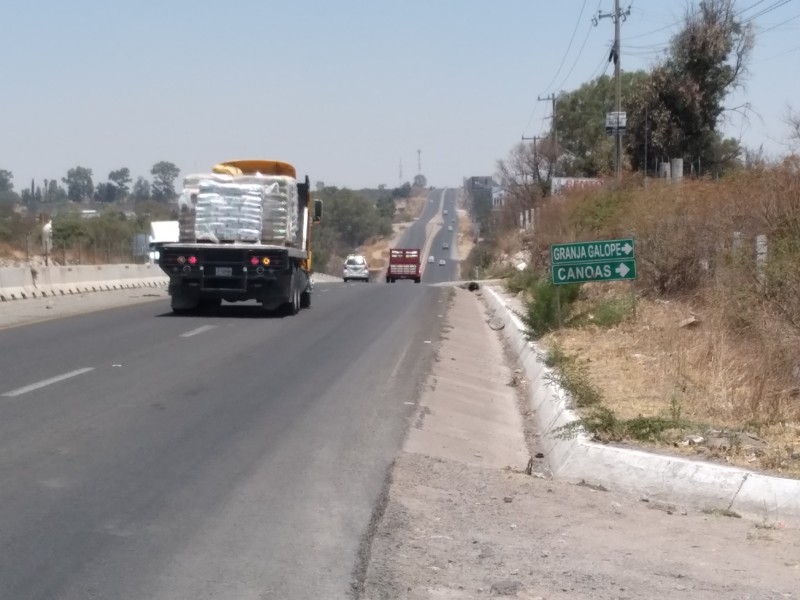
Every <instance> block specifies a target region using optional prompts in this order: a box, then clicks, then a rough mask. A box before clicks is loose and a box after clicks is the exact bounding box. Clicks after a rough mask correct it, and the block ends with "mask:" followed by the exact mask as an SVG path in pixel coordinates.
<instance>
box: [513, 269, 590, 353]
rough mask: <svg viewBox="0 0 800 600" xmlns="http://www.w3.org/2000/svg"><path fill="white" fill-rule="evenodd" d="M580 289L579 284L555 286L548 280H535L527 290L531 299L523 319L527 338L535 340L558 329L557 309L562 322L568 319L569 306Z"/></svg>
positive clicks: (575, 298)
mask: <svg viewBox="0 0 800 600" xmlns="http://www.w3.org/2000/svg"><path fill="white" fill-rule="evenodd" d="M557 287H560V288H561V289H560V290H559V289H557ZM580 289H581V286H580V284H570V285H562V286H555V285H554V284H553V282H552V281H550V279H535V280H534V281H533V282H532V284H531V287H530V288H529V290H530V293H531V299H530V300H529V301H528V303H527V306H526V310H525V315H524V318H523V321H524V323H525V326H526V327H527V329H528V332H527V333H528V336H529V337H530V338H531V339H535V340H536V339H539V338H541V337H542V336H543V335H545V334H546V333H548V332H550V331H552V330H554V329H556V328H558V326H559V307H560V312H561V315H560V318H561V321H562V322H563V321H565V320H566V319H567V318H568V317H569V313H570V308H571V305H572V304H573V303H574V302H575V301H576V300H577V299H578V294H579V293H580ZM559 294H560V295H559Z"/></svg>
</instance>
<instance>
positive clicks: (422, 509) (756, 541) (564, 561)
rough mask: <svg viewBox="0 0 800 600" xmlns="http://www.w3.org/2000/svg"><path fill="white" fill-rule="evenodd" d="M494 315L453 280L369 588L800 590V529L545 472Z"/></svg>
mask: <svg viewBox="0 0 800 600" xmlns="http://www.w3.org/2000/svg"><path fill="white" fill-rule="evenodd" d="M487 320H488V319H487V315H486V314H485V313H484V308H483V305H482V304H481V303H480V302H479V300H478V298H477V297H476V296H474V295H472V294H470V293H469V292H466V291H464V290H460V289H456V290H454V296H453V301H452V306H451V308H450V311H449V312H448V314H447V320H446V326H445V330H444V331H445V333H444V337H443V340H442V343H441V346H440V348H439V349H438V350H439V351H438V357H437V360H436V362H435V364H434V368H433V372H432V374H431V378H430V383H429V385H428V386H427V389H426V390H425V391H424V393H423V394H422V395H421V397H420V400H419V406H418V411H417V415H416V419H415V421H414V422H413V423H412V427H411V430H410V433H409V435H408V438H407V441H406V443H405V446H404V449H403V451H402V452H401V453H400V454H399V455H398V457H397V458H396V461H395V465H394V468H393V471H392V474H391V484H390V487H389V491H388V495H387V499H386V502H385V506H384V507H383V512H382V515H381V517H380V519H379V521H378V523H377V527H376V529H375V533H374V536H373V538H372V542H371V544H370V552H369V562H368V564H367V568H366V574H365V578H364V581H363V582H362V584H361V586H360V587H361V589H360V594H359V597H361V598H366V599H370V600H377V599H398V598H414V599H416V598H476V597H489V596H513V597H517V598H528V599H530V600H532V599H534V598H548V599H566V598H600V599H602V598H608V599H611V598H642V597H658V598H686V597H692V598H708V599H709V600H710V599H711V598H719V597H760V598H795V597H797V596H796V594H797V590H796V582H797V578H798V577H799V576H800V544H799V543H798V542H797V539H798V538H797V531H796V530H793V529H790V528H787V527H783V526H781V525H780V524H774V523H761V524H754V523H752V522H748V521H746V520H744V519H735V518H731V517H729V516H725V515H723V514H719V513H711V514H705V513H702V512H690V511H687V510H685V509H684V508H682V507H680V506H675V505H672V504H667V503H663V502H658V501H654V500H650V499H648V498H640V497H635V496H630V495H625V494H621V493H617V492H616V491H615V490H612V491H607V490H605V489H604V488H602V487H598V486H592V485H573V484H570V483H566V482H561V481H554V480H550V479H548V478H547V476H546V475H545V474H544V473H541V472H540V471H541V470H543V468H544V467H543V466H542V463H541V462H540V460H539V459H537V458H536V454H537V448H536V447H535V445H533V444H535V440H534V439H533V436H530V438H529V439H528V444H526V441H525V437H524V435H523V431H524V430H530V424H531V421H532V419H531V416H530V415H529V414H524V413H523V414H522V415H520V412H519V408H518V407H519V406H520V403H518V398H517V395H518V394H517V392H518V391H520V390H521V389H522V388H523V387H524V384H525V382H524V381H520V379H519V374H518V373H516V372H515V370H516V369H515V368H514V366H513V365H512V366H508V364H509V361H508V359H507V355H506V354H505V353H504V352H503V346H502V343H501V341H500V338H499V337H498V335H497V333H496V332H494V331H492V330H491V329H490V327H489V325H488V324H487ZM523 395H524V394H523ZM531 446H532V447H531ZM528 452H530V453H532V454H533V464H532V465H531V474H530V475H529V474H527V473H526V472H525V469H526V467H527V466H528V465H527V462H526V459H527V454H528Z"/></svg>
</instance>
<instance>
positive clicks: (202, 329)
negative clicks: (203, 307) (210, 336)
mask: <svg viewBox="0 0 800 600" xmlns="http://www.w3.org/2000/svg"><path fill="white" fill-rule="evenodd" d="M215 327H216V325H203V326H202V327H198V328H197V329H192V330H191V331H187V332H186V333H182V334H181V337H182V338H188V337H192V336H193V335H198V334H200V333H205V332H206V331H211V330H212V329H214V328H215Z"/></svg>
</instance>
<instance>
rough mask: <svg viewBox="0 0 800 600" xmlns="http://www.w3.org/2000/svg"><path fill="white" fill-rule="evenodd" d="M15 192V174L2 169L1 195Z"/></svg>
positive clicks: (0, 177)
mask: <svg viewBox="0 0 800 600" xmlns="http://www.w3.org/2000/svg"><path fill="white" fill-rule="evenodd" d="M13 191H14V174H13V173H12V172H11V171H6V170H5V169H0V193H3V192H13Z"/></svg>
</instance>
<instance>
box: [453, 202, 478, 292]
mask: <svg viewBox="0 0 800 600" xmlns="http://www.w3.org/2000/svg"><path fill="white" fill-rule="evenodd" d="M457 212H458V256H459V258H461V259H462V260H461V261H460V262H459V269H460V268H461V267H462V265H463V264H464V261H463V259H464V258H466V257H467V256H469V253H470V252H471V251H472V248H473V247H475V240H474V239H473V238H472V223H471V222H470V220H469V214H468V213H467V211H465V210H462V209H459V210H458V211H457ZM465 275H467V274H466V273H460V274H459V278H460V279H463V278H464V276H465Z"/></svg>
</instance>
